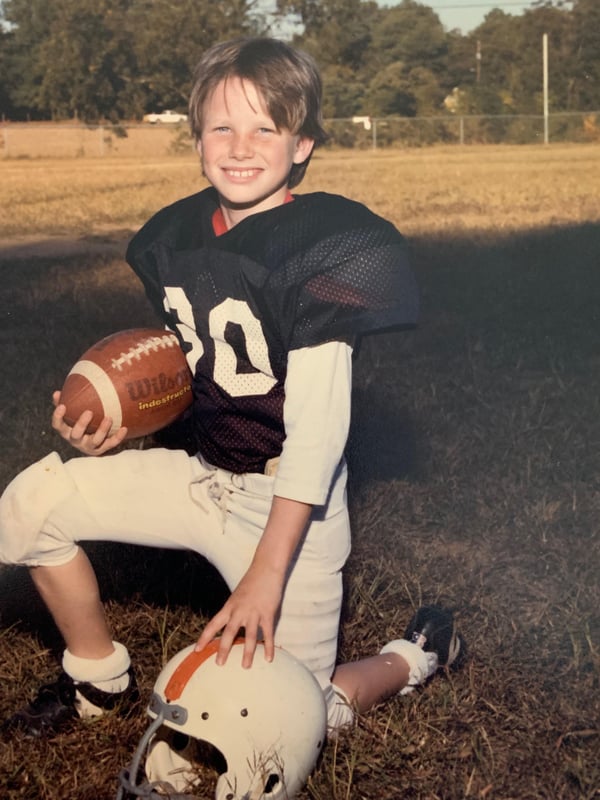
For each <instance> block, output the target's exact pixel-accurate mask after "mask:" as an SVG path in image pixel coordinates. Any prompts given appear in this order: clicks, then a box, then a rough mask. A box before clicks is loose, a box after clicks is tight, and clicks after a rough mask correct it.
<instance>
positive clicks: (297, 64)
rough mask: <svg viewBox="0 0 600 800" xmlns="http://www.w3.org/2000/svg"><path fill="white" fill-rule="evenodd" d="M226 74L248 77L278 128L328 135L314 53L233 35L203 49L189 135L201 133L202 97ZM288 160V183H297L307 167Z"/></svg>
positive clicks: (317, 137)
mask: <svg viewBox="0 0 600 800" xmlns="http://www.w3.org/2000/svg"><path fill="white" fill-rule="evenodd" d="M228 78H240V79H241V80H246V81H249V82H250V83H252V84H253V85H254V87H255V88H256V90H257V91H258V92H259V94H260V95H261V97H262V99H263V100H264V103H265V106H266V108H267V110H268V112H269V115H270V116H271V119H272V120H273V122H274V123H275V125H276V126H277V128H278V129H285V130H288V131H290V133H293V134H295V135H300V136H302V137H305V138H307V139H312V140H313V141H314V142H315V146H317V145H320V144H323V143H324V142H325V141H326V140H327V134H326V133H325V130H324V128H323V121H322V114H321V94H322V84H321V77H320V75H319V70H318V68H317V65H316V64H315V62H314V61H313V59H312V58H311V57H310V56H309V55H307V54H306V53H304V52H302V51H301V50H296V49H294V48H293V47H291V46H290V45H288V44H286V43H285V42H282V41H280V40H278V39H271V38H268V37H259V38H242V39H234V40H232V41H229V42H222V43H221V44H217V45H215V46H214V47H211V48H210V49H209V50H207V51H206V52H205V53H204V55H203V56H202V59H201V60H200V62H199V64H198V65H197V67H196V70H195V73H194V84H193V86H192V92H191V95H190V102H189V118H190V127H191V131H192V135H193V136H194V137H195V138H196V140H198V139H199V138H200V136H201V135H202V126H203V111H204V106H205V103H206V100H207V99H208V98H209V97H210V95H211V94H212V93H213V92H214V90H215V89H216V88H217V86H218V85H219V83H221V82H222V81H224V80H227V79H228ZM309 161H310V156H309V157H308V158H307V159H306V160H305V161H304V162H302V164H294V165H292V169H291V172H290V177H289V180H288V185H289V187H290V188H293V187H294V186H297V185H298V184H299V183H300V181H301V180H302V178H303V177H304V173H305V172H306V169H307V167H308V162H309Z"/></svg>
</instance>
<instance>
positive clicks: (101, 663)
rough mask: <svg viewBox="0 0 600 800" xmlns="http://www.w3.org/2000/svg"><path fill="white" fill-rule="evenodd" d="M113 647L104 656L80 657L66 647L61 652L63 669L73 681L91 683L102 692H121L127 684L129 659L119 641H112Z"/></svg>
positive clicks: (125, 649)
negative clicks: (108, 653) (112, 650)
mask: <svg viewBox="0 0 600 800" xmlns="http://www.w3.org/2000/svg"><path fill="white" fill-rule="evenodd" d="M113 647H114V648H115V649H114V652H112V653H111V654H110V655H108V656H105V657H104V658H81V657H80V656H74V655H73V653H71V652H70V651H69V650H68V649H67V650H65V652H64V653H63V660H62V666H63V669H64V671H65V672H66V673H67V675H70V676H71V678H73V680H74V681H75V683H91V684H92V685H93V686H96V688H98V689H102V691H104V692H122V691H123V690H124V689H126V688H127V687H128V686H129V675H128V674H127V670H128V669H129V667H130V666H131V659H130V658H129V653H128V652H127V648H126V647H124V646H123V645H122V644H120V642H113Z"/></svg>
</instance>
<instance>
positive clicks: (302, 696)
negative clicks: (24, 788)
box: [117, 639, 327, 800]
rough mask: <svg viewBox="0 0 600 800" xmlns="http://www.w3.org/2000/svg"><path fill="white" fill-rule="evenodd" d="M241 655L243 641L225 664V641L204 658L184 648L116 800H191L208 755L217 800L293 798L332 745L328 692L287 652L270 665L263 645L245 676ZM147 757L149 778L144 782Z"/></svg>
mask: <svg viewBox="0 0 600 800" xmlns="http://www.w3.org/2000/svg"><path fill="white" fill-rule="evenodd" d="M243 649H244V642H243V640H242V639H239V640H236V642H235V643H234V645H233V647H232V649H231V652H230V654H229V657H228V659H227V662H226V663H225V664H224V665H222V666H218V665H217V664H216V654H217V650H218V641H217V640H215V641H214V642H212V643H211V644H210V645H209V646H208V647H206V648H205V649H204V650H202V651H201V652H199V653H196V652H194V646H193V645H191V646H190V647H186V648H185V649H184V650H181V651H180V652H179V653H177V655H176V656H174V658H172V659H171V660H170V661H169V663H168V664H167V665H166V666H165V667H164V669H163V670H162V672H161V673H160V675H159V676H158V679H157V681H156V683H155V685H154V693H153V695H152V699H151V700H150V704H149V707H148V713H149V715H150V717H152V718H153V722H152V723H151V725H150V727H149V728H148V730H147V731H146V733H145V735H144V736H143V737H142V740H141V741H140V744H139V745H138V748H137V750H136V753H135V755H134V758H133V760H132V762H131V765H130V767H129V769H126V770H123V771H122V773H121V778H120V788H119V793H118V794H117V800H121V799H122V798H126V797H128V796H130V795H133V796H134V797H143V798H150V800H159V798H160V799H161V800H165V795H166V797H168V798H184V797H185V798H193V797H194V796H195V795H194V793H193V792H194V789H193V784H194V779H195V778H197V777H198V772H197V769H196V771H194V766H193V761H194V755H197V752H198V750H199V749H203V748H204V749H206V750H208V749H210V750H211V751H212V752H213V753H215V751H216V754H217V760H218V763H219V764H220V768H219V769H218V771H220V773H221V774H220V775H219V777H218V778H217V784H216V791H215V798H216V800H291V798H293V797H295V795H296V794H297V793H298V792H299V791H300V789H301V788H302V787H303V786H304V784H305V783H306V781H307V779H308V776H309V775H310V773H311V771H312V770H313V768H314V766H315V764H316V761H317V758H318V756H319V753H320V751H321V748H322V747H323V744H324V742H325V733H326V726H327V710H326V704H325V698H324V696H323V692H322V689H321V687H320V686H319V684H318V683H317V680H316V678H315V677H314V675H313V674H312V673H311V672H310V671H309V670H308V668H307V667H306V666H304V664H302V663H301V662H300V661H298V660H297V659H296V658H294V657H293V656H291V655H290V654H289V653H288V652H286V651H285V650H282V649H281V648H275V657H274V659H273V661H271V662H268V661H266V660H265V658H264V651H263V645H262V644H259V645H258V647H257V649H256V653H255V656H254V661H253V663H252V667H251V668H250V669H244V668H243V667H242V655H243ZM207 745H208V747H207ZM146 750H147V751H148V753H147V757H146V762H145V772H146V777H147V781H144V782H143V783H142V784H138V783H137V774H138V770H139V767H140V763H141V761H142V758H143V756H144V753H145V752H146Z"/></svg>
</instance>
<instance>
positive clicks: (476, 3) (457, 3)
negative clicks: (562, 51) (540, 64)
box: [385, 0, 532, 34]
mask: <svg viewBox="0 0 600 800" xmlns="http://www.w3.org/2000/svg"><path fill="white" fill-rule="evenodd" d="M419 2H420V3H422V5H425V6H429V7H430V8H432V9H433V10H434V11H435V13H436V14H437V15H438V17H439V19H440V21H441V23H442V25H443V26H444V27H445V28H446V29H447V30H452V29H453V28H459V29H460V30H461V32H462V33H463V34H466V33H469V32H470V31H472V30H473V28H476V27H477V26H478V25H480V24H481V23H482V22H483V20H484V17H485V16H486V14H489V12H490V11H492V9H494V8H499V9H500V10H501V11H504V12H505V13H506V14H514V15H515V16H518V15H519V14H522V13H523V11H525V10H526V9H528V8H531V5H532V3H531V0H522V1H521V2H519V0H496V2H494V0H419ZM390 4H391V3H390V2H389V0H388V2H386V3H385V5H390Z"/></svg>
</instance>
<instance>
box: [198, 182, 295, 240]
mask: <svg viewBox="0 0 600 800" xmlns="http://www.w3.org/2000/svg"><path fill="white" fill-rule="evenodd" d="M293 199H294V195H293V194H292V193H291V192H288V193H287V194H286V196H285V200H284V201H283V202H284V203H291V202H292V201H293ZM212 226H213V231H214V232H215V236H222V235H223V234H224V233H227V231H228V230H229V228H228V227H227V223H226V222H225V217H224V216H223V212H222V211H221V206H219V208H217V210H216V211H215V212H214V214H213V215H212Z"/></svg>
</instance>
